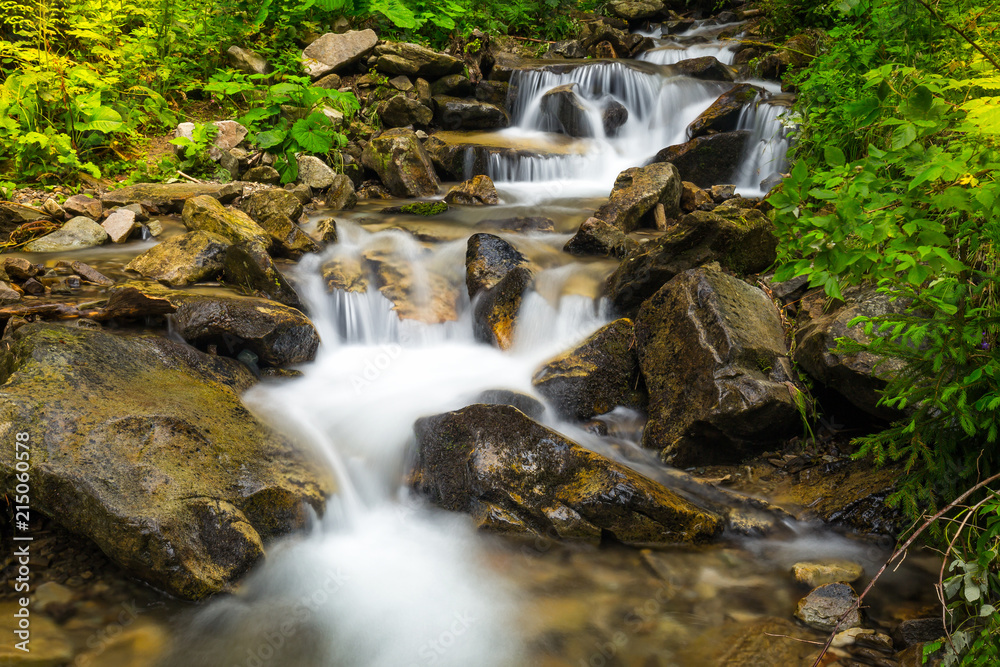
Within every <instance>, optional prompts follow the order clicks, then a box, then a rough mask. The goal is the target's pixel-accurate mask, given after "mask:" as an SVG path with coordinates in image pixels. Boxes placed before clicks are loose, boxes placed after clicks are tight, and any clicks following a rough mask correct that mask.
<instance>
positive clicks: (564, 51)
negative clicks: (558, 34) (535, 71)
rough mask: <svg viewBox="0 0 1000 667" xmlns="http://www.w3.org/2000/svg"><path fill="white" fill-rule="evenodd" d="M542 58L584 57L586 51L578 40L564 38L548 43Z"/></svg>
mask: <svg viewBox="0 0 1000 667" xmlns="http://www.w3.org/2000/svg"><path fill="white" fill-rule="evenodd" d="M542 57H543V58H586V57H587V51H586V49H584V48H583V46H582V45H581V44H580V42H579V41H578V40H575V39H564V40H561V41H558V42H553V43H551V44H549V48H548V50H547V51H546V52H545V54H544V55H543V56H542Z"/></svg>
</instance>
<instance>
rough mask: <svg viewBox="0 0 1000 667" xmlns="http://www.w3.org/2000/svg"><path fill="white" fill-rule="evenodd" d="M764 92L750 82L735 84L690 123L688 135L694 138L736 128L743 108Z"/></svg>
mask: <svg viewBox="0 0 1000 667" xmlns="http://www.w3.org/2000/svg"><path fill="white" fill-rule="evenodd" d="M763 92H764V91H763V90H762V89H761V88H758V87H757V86H752V85H750V84H749V83H740V84H737V85H735V86H733V87H732V88H731V89H730V90H727V91H726V92H724V93H723V94H722V95H720V96H719V98H718V99H717V100H715V102H713V103H712V105H711V106H710V107H708V109H706V110H705V111H703V112H702V114H701V115H700V116H698V117H697V118H695V119H694V120H693V121H692V122H691V124H690V125H688V136H689V137H691V138H692V139H694V138H695V137H700V136H703V135H706V134H718V133H720V132H731V131H733V130H735V129H736V127H737V124H738V122H739V119H740V114H741V113H742V112H743V109H744V108H746V106H747V105H748V104H752V103H753V102H754V100H756V99H757V97H758V96H759V95H761V94H762V93H763Z"/></svg>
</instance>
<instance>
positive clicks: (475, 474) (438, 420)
mask: <svg viewBox="0 0 1000 667" xmlns="http://www.w3.org/2000/svg"><path fill="white" fill-rule="evenodd" d="M414 430H415V431H416V435H417V459H416V464H415V466H414V470H413V473H412V477H411V480H412V485H413V488H414V489H416V491H417V492H418V493H420V494H421V495H423V496H425V497H427V498H428V499H429V500H430V501H431V502H432V503H434V504H436V505H438V506H440V507H443V508H445V509H448V510H452V511H457V512H468V513H471V514H472V515H473V517H474V518H475V520H476V521H477V523H478V524H479V525H480V526H481V527H483V528H490V529H494V530H500V531H507V532H529V533H536V534H546V535H556V536H558V537H560V538H563V539H577V540H587V541H591V542H598V541H599V540H600V539H601V536H602V533H611V534H612V535H613V536H614V537H615V538H617V539H618V540H620V541H622V542H625V543H628V544H651V543H660V544H662V543H677V542H702V541H705V540H707V539H710V538H711V537H713V536H714V535H716V534H717V533H718V532H719V531H720V530H721V528H722V524H723V522H722V519H721V518H720V517H719V516H718V515H716V514H714V513H713V512H711V511H709V510H704V509H701V508H699V507H697V506H695V505H693V504H692V503H690V502H689V501H687V500H684V499H682V498H681V497H679V496H677V495H676V494H674V493H673V492H671V491H669V490H668V489H666V488H665V487H663V486H661V485H659V484H657V483H655V482H653V481H651V480H649V479H647V478H645V477H642V476H641V475H639V474H637V473H635V472H632V471H631V470H629V469H627V468H625V467H623V466H620V465H618V464H617V463H614V462H612V461H609V460H608V459H605V458H604V457H602V456H600V455H598V454H595V453H593V452H590V451H588V450H586V449H584V448H583V447H580V446H579V445H577V444H576V443H574V442H571V441H569V440H566V439H565V438H563V437H562V436H561V435H559V434H558V433H556V432H554V431H550V430H549V429H547V428H545V427H543V426H541V425H539V424H537V423H535V422H533V421H531V420H530V419H529V418H528V417H527V416H526V415H525V414H524V413H522V412H520V411H519V410H517V409H516V408H512V407H509V406H503V405H471V406H469V407H467V408H464V409H462V410H458V411H456V412H449V413H445V414H442V415H437V416H434V417H427V418H425V419H421V420H419V421H418V422H417V423H416V425H415V427H414Z"/></svg>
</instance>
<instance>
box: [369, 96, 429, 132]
mask: <svg viewBox="0 0 1000 667" xmlns="http://www.w3.org/2000/svg"><path fill="white" fill-rule="evenodd" d="M376 113H378V117H379V118H381V119H382V126H383V127H407V126H409V125H430V123H431V121H432V120H434V112H433V111H431V108H430V107H429V106H427V105H426V104H424V103H423V102H421V101H420V100H417V99H413V98H411V97H407V96H406V95H396V96H395V97H390V98H389V99H387V100H383V101H382V102H379V103H378V106H377V107H376Z"/></svg>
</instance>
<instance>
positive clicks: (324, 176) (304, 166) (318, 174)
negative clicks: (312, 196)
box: [298, 155, 337, 190]
mask: <svg viewBox="0 0 1000 667" xmlns="http://www.w3.org/2000/svg"><path fill="white" fill-rule="evenodd" d="M298 165H299V182H300V183H305V184H306V185H308V186H309V187H310V188H312V189H313V190H325V189H327V188H328V187H330V186H331V185H333V180H334V178H336V176H337V173H336V172H335V171H334V170H333V169H330V167H329V166H328V165H327V164H326V162H323V161H322V160H320V159H319V158H318V157H316V156H315V155H300V156H299V158H298Z"/></svg>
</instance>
